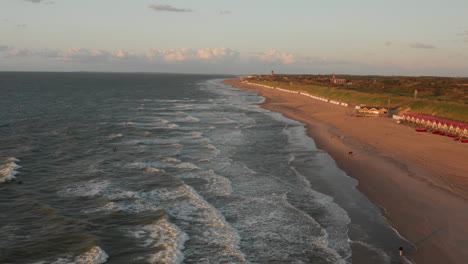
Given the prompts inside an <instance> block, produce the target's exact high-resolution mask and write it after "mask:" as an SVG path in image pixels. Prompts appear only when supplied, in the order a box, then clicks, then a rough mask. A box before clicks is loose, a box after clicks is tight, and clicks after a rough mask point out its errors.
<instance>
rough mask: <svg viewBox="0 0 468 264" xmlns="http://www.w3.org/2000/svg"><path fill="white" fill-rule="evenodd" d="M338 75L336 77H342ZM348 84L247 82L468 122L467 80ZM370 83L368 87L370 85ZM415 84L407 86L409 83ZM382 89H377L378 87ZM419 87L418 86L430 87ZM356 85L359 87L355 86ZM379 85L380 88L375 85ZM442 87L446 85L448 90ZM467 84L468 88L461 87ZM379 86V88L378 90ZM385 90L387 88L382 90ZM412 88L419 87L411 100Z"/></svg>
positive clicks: (295, 79)
mask: <svg viewBox="0 0 468 264" xmlns="http://www.w3.org/2000/svg"><path fill="white" fill-rule="evenodd" d="M343 77H344V76H340V77H338V76H337V78H343ZM346 77H347V79H346V81H347V85H339V86H338V85H334V84H332V83H331V82H330V78H331V76H325V75H314V76H297V75H281V76H253V77H251V78H248V81H250V82H253V83H258V84H264V85H268V86H272V87H279V88H283V89H288V90H293V91H304V92H307V93H309V94H313V95H317V96H321V97H325V98H329V99H333V100H337V101H342V102H346V103H350V104H354V105H361V104H362V105H368V106H379V107H387V106H390V108H392V109H397V110H398V111H399V112H412V113H420V114H426V115H433V116H438V117H443V118H447V119H452V120H457V121H463V122H468V79H466V78H458V79H457V78H439V77H380V76H372V77H371V76H346ZM369 80H371V81H370V82H371V85H370V86H366V85H368V84H369ZM411 82H412V83H417V84H414V85H409V87H408V84H409V83H411ZM382 83H383V84H384V86H379V85H380V84H382ZM431 83H434V84H433V85H430V87H429V88H427V89H426V88H422V87H421V84H431ZM358 84H359V85H358ZM377 84H379V85H377ZM442 84H445V85H447V87H448V88H447V87H445V86H443V85H442ZM464 84H467V85H464ZM379 87H380V88H379ZM384 87H387V88H384ZM414 87H418V88H417V89H418V96H417V99H414V98H413V96H414V94H413V91H414Z"/></svg>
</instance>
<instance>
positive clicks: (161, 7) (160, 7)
mask: <svg viewBox="0 0 468 264" xmlns="http://www.w3.org/2000/svg"><path fill="white" fill-rule="evenodd" d="M149 8H151V9H153V10H155V11H167V12H193V10H191V9H186V8H177V7H173V6H170V5H159V4H152V5H150V6H149Z"/></svg>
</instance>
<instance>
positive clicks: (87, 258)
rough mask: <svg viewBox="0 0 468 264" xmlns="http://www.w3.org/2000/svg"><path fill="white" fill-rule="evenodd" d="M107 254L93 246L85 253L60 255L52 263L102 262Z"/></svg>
mask: <svg viewBox="0 0 468 264" xmlns="http://www.w3.org/2000/svg"><path fill="white" fill-rule="evenodd" d="M108 258H109V256H108V255H107V254H106V252H105V251H104V250H102V248H100V247H98V246H95V247H92V248H91V249H89V250H88V251H86V252H85V253H83V254H81V255H79V256H76V257H72V256H71V254H68V255H67V256H64V257H60V258H58V259H57V260H56V261H54V262H52V264H102V263H106V262H107V259H108ZM39 263H50V262H37V263H36V264H39Z"/></svg>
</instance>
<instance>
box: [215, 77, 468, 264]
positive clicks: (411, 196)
mask: <svg viewBox="0 0 468 264" xmlns="http://www.w3.org/2000/svg"><path fill="white" fill-rule="evenodd" d="M223 83H224V84H227V85H231V86H233V87H236V88H239V89H244V90H249V91H254V92H257V93H259V95H261V96H263V97H265V98H266V100H265V102H264V103H262V104H261V106H262V107H264V108H266V109H269V110H271V111H274V112H279V113H282V114H283V115H285V116H286V117H288V118H291V119H294V120H297V121H300V122H302V123H304V124H305V125H306V127H307V133H308V134H309V136H311V137H312V138H313V139H314V140H315V142H316V144H317V146H318V147H319V148H321V149H323V150H325V151H327V152H328V153H329V154H330V155H331V156H332V157H333V158H334V159H335V160H336V162H337V164H338V166H340V167H341V168H342V169H343V170H344V171H346V172H347V173H348V174H349V175H350V176H352V177H354V178H355V179H357V180H358V181H359V185H358V189H359V190H360V191H362V192H363V193H364V194H365V195H367V197H369V199H370V200H372V201H373V202H374V203H376V204H377V205H379V206H380V207H381V208H382V213H383V214H384V216H385V217H386V218H387V219H388V220H389V222H390V223H391V224H392V225H393V226H394V227H395V228H396V229H397V230H398V232H399V233H400V234H401V235H402V236H403V237H405V238H406V239H408V240H409V241H411V242H412V243H413V244H414V245H415V246H416V249H415V250H411V252H408V251H410V250H407V251H406V252H405V255H406V256H407V257H408V258H409V259H411V260H412V261H414V262H415V263H418V264H420V263H424V264H426V263H429V264H431V263H447V264H448V263H468V251H467V250H466V245H468V162H467V157H468V144H461V143H457V142H454V141H453V140H450V139H449V138H447V137H441V136H436V135H432V134H428V133H416V132H415V131H414V129H413V128H410V127H407V126H403V125H399V124H396V122H395V121H394V120H392V119H389V118H363V117H353V116H351V115H349V114H348V113H347V112H348V111H349V108H347V107H343V106H337V105H333V104H329V103H325V102H322V101H319V100H314V99H312V98H309V97H305V96H302V95H299V94H292V93H285V92H281V91H278V90H274V89H269V88H264V87H260V86H256V85H249V84H244V83H241V82H240V80H239V79H231V80H225V81H224V82H223ZM398 246H399V245H395V247H396V249H395V250H397V249H398Z"/></svg>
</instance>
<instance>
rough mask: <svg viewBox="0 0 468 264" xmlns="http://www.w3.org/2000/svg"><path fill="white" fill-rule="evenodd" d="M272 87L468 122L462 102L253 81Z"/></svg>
mask: <svg viewBox="0 0 468 264" xmlns="http://www.w3.org/2000/svg"><path fill="white" fill-rule="evenodd" d="M251 82H254V83H258V84H264V85H268V86H272V87H279V88H283V89H288V90H293V91H305V92H308V93H309V94H313V95H317V96H321V97H326V98H329V99H333V100H337V101H342V102H346V103H351V104H365V105H370V106H381V107H386V106H387V105H388V103H389V100H390V106H391V107H392V108H398V109H400V110H401V111H407V112H412V113H419V114H426V115H434V116H438V117H443V118H447V119H452V120H457V121H463V122H468V106H467V105H465V104H462V103H453V102H440V101H435V100H428V99H416V100H414V99H413V98H411V97H408V96H398V95H395V94H386V93H366V92H359V91H354V90H346V89H344V88H335V87H320V86H315V85H302V84H290V83H286V82H274V81H251Z"/></svg>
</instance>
